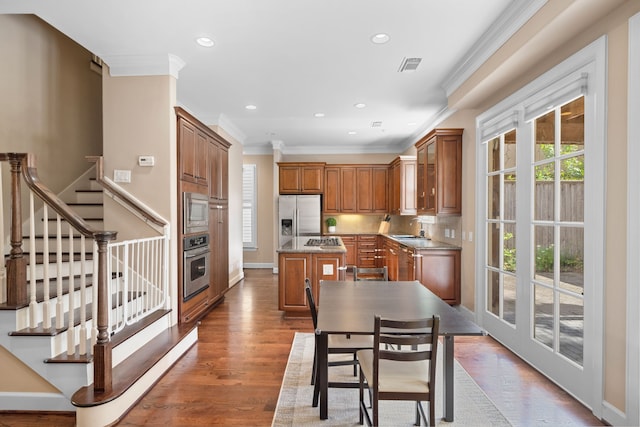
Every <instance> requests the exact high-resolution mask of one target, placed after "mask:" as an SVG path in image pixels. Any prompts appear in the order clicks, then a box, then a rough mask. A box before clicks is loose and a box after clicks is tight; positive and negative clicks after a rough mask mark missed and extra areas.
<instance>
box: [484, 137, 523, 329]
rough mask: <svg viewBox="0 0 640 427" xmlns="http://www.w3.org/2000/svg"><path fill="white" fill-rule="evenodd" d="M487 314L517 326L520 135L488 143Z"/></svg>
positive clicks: (495, 139)
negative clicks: (517, 201) (518, 160)
mask: <svg viewBox="0 0 640 427" xmlns="http://www.w3.org/2000/svg"><path fill="white" fill-rule="evenodd" d="M486 148H487V177H486V178H487V187H486V188H487V194H486V197H487V199H486V200H487V220H486V221H487V224H486V226H487V234H486V235H487V248H486V254H487V260H486V264H485V269H486V272H487V293H486V305H485V308H486V311H487V312H488V313H491V314H493V315H494V316H496V317H497V318H499V319H501V320H502V321H504V322H506V323H507V324H510V325H515V324H516V295H517V294H516V227H515V225H516V222H515V219H516V183H517V180H516V170H515V168H516V132H515V130H513V131H510V132H508V133H506V134H503V135H501V136H499V137H496V138H494V139H492V140H490V141H487V143H486Z"/></svg>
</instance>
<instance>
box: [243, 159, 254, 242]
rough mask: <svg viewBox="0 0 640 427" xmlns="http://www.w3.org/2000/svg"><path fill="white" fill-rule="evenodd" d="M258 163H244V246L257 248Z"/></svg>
mask: <svg viewBox="0 0 640 427" xmlns="http://www.w3.org/2000/svg"><path fill="white" fill-rule="evenodd" d="M256 185H257V182H256V165H242V246H243V247H244V248H245V249H256V248H257V247H258V239H257V237H256V236H257V232H256V229H257V217H258V216H257V203H256V193H257V191H256V190H257V189H256Z"/></svg>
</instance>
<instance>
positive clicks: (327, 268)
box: [322, 264, 333, 276]
mask: <svg viewBox="0 0 640 427" xmlns="http://www.w3.org/2000/svg"><path fill="white" fill-rule="evenodd" d="M322 275H323V276H333V265H332V264H324V265H323V266H322Z"/></svg>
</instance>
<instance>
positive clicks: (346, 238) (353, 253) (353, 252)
mask: <svg viewBox="0 0 640 427" xmlns="http://www.w3.org/2000/svg"><path fill="white" fill-rule="evenodd" d="M340 238H341V239H342V243H344V246H345V247H346V248H347V254H346V261H345V262H346V265H347V266H348V267H352V266H354V265H356V264H357V262H358V238H357V237H356V236H355V235H354V234H350V235H342V236H340Z"/></svg>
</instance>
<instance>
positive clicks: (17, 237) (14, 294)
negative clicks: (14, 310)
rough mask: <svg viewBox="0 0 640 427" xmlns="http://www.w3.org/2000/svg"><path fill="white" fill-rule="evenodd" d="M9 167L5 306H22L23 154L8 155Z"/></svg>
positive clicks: (24, 262)
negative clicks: (9, 207)
mask: <svg viewBox="0 0 640 427" xmlns="http://www.w3.org/2000/svg"><path fill="white" fill-rule="evenodd" d="M8 157H9V164H10V165H11V251H10V252H9V259H8V260H7V264H6V266H7V305H9V306H24V305H27V303H28V297H27V259H26V258H25V257H24V256H23V254H22V198H21V194H20V175H21V174H22V160H23V159H24V158H25V157H26V154H24V153H9V154H8Z"/></svg>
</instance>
